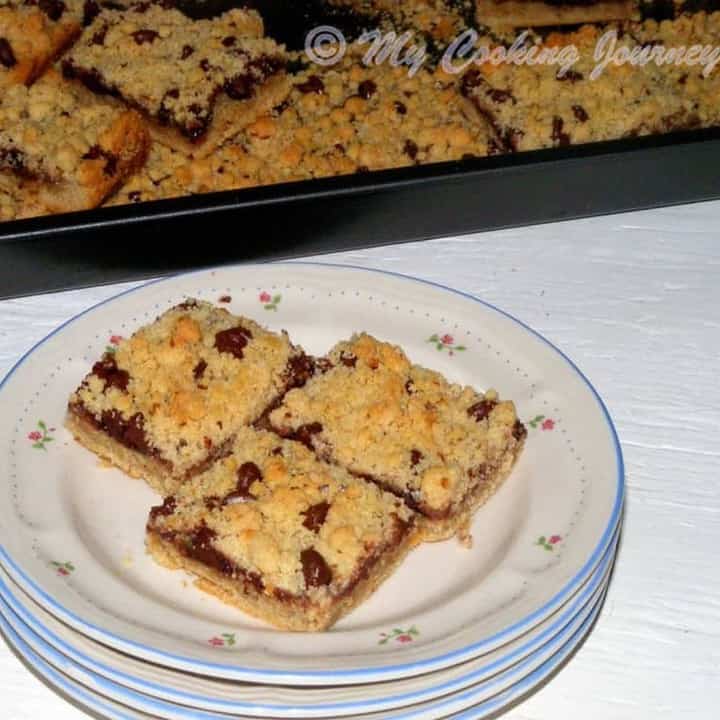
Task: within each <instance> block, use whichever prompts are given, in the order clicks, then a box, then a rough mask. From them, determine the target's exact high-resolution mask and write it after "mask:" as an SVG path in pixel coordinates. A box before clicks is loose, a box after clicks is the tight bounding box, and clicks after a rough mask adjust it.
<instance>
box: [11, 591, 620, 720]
mask: <svg viewBox="0 0 720 720" xmlns="http://www.w3.org/2000/svg"><path fill="white" fill-rule="evenodd" d="M605 590H606V585H605V584H604V583H603V584H602V586H601V587H600V588H599V589H598V592H597V593H596V595H597V597H595V599H594V601H593V602H591V603H589V604H588V606H587V607H585V608H584V609H583V610H582V611H581V612H580V613H578V615H577V616H576V617H575V618H574V619H573V620H572V621H571V622H570V623H569V624H568V625H567V626H566V627H565V628H564V629H563V630H562V631H561V632H560V633H558V635H557V636H556V637H555V638H553V639H552V640H551V641H550V642H549V643H547V644H546V645H545V646H544V647H543V648H541V649H540V650H538V651H537V652H536V653H533V654H532V655H531V656H529V657H527V658H525V659H524V660H523V661H521V662H519V663H517V664H516V665H515V666H513V667H512V668H510V669H508V670H505V671H503V672H500V673H498V674H496V675H495V676H494V677H493V678H492V679H490V680H488V681H487V682H486V683H480V684H479V685H474V686H472V687H470V688H466V689H464V690H463V691H461V692H456V693H449V694H446V695H445V696H443V697H442V698H439V699H436V700H432V701H430V702H425V703H413V704H412V706H409V707H402V708H399V709H397V710H389V711H388V710H383V711H381V712H377V711H375V712H372V711H370V712H368V713H366V714H363V715H362V718H363V720H401V719H402V720H436V719H437V718H447V717H448V715H449V714H451V713H461V712H462V711H464V710H466V709H467V708H470V707H472V708H473V709H472V710H471V711H470V712H472V715H470V717H473V718H478V717H483V716H485V715H486V714H487V712H488V710H489V709H491V708H492V709H495V710H497V709H498V708H499V707H502V701H505V702H508V700H509V699H514V697H517V694H516V692H517V691H516V688H518V687H525V688H527V689H528V690H530V689H533V687H534V682H533V678H535V677H537V676H542V677H545V676H546V674H549V673H548V668H554V667H557V665H559V664H560V663H561V662H562V660H564V659H565V657H567V655H568V654H569V653H570V652H571V651H572V650H573V649H574V648H575V647H576V646H577V645H578V644H579V642H581V641H582V639H583V638H584V637H585V635H587V633H588V632H589V630H590V628H591V626H592V622H593V620H594V619H595V617H597V614H598V612H599V611H600V608H601V606H602V602H603V599H604V596H605ZM0 628H1V629H3V630H5V632H6V634H7V636H8V639H9V641H10V642H11V643H13V644H14V645H15V647H16V648H17V649H18V650H19V651H20V652H21V653H22V654H23V655H24V656H25V657H26V658H28V660H30V661H31V662H32V663H33V665H34V667H35V668H37V669H39V670H41V671H42V668H43V666H44V667H46V668H48V669H49V670H51V671H53V672H57V671H60V672H61V673H62V676H61V677H64V678H66V679H67V681H68V682H71V683H72V682H76V683H77V684H78V685H80V686H84V687H85V688H86V689H87V690H89V691H90V693H97V694H99V695H101V696H103V697H105V698H108V699H111V700H113V701H116V702H120V703H122V704H123V705H124V706H126V707H129V708H133V709H135V710H138V711H142V712H146V713H149V714H150V716H151V717H160V718H166V719H167V720H222V719H223V718H236V719H237V720H252V718H253V717H254V716H251V715H241V714H235V713H231V714H224V715H217V714H213V713H207V712H205V711H203V710H197V709H195V708H188V707H186V706H184V705H178V704H173V703H169V702H166V701H164V700H160V699H156V698H152V697H149V696H147V695H145V694H143V693H140V692H137V691H134V690H129V689H127V688H125V687H123V686H121V685H118V684H117V683H114V682H112V681H109V680H106V679H105V678H103V677H101V676H99V675H97V674H96V673H94V672H92V671H87V670H85V669H83V668H79V667H78V666H77V665H76V664H75V663H74V662H73V661H71V660H69V659H68V658H66V657H65V656H63V655H61V654H60V653H58V652H56V651H55V650H54V649H53V648H52V647H51V646H50V645H48V644H47V643H45V642H44V641H43V639H42V638H41V637H40V636H39V635H37V634H35V633H33V632H32V631H31V630H29V629H28V628H27V626H25V625H23V624H22V623H21V622H18V621H17V619H16V618H15V617H14V616H13V614H12V612H11V611H9V610H8V608H7V606H6V605H5V603H4V602H3V601H2V600H1V599H0ZM33 661H34V662H33ZM56 684H57V685H58V686H59V687H62V685H60V683H56ZM528 686H529V687H528ZM63 689H64V688H63ZM305 689H306V690H308V689H309V688H305ZM514 691H515V692H514ZM498 698H500V699H501V703H500V704H498ZM299 712H302V711H301V710H299V709H296V714H295V717H301V716H300V715H299V714H298V713H299ZM454 717H457V715H455V716H454Z"/></svg>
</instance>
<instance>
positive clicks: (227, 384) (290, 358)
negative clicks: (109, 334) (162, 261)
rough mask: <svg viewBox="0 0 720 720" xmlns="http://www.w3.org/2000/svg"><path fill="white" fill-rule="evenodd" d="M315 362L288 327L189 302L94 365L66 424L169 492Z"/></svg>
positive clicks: (126, 467) (222, 451)
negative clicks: (266, 325)
mask: <svg viewBox="0 0 720 720" xmlns="http://www.w3.org/2000/svg"><path fill="white" fill-rule="evenodd" d="M311 368H312V360H311V359H310V358H309V357H307V356H306V355H305V354H304V353H303V351H302V350H301V349H300V348H297V347H295V346H293V345H292V344H291V343H290V341H289V339H288V337H287V334H286V333H284V332H283V333H281V334H278V333H273V332H269V331H267V330H265V329H263V328H262V327H260V326H259V325H258V324H257V323H255V322H253V321H252V320H249V319H247V318H243V317H238V316H235V315H232V314H230V313H229V312H228V311H227V310H225V309H221V308H216V307H214V306H213V305H211V304H209V303H205V302H200V301H196V300H188V301H186V302H185V303H183V304H182V305H178V306H177V307H174V308H172V309H170V310H168V311H167V312H165V313H164V314H163V315H161V316H160V317H159V318H158V319H157V320H156V321H155V322H153V323H152V324H150V325H147V326H145V327H143V328H141V329H140V330H138V331H137V332H136V333H135V334H134V335H133V336H132V337H131V338H129V339H127V340H121V341H120V342H119V345H118V346H117V350H116V351H115V352H114V353H106V354H105V355H104V356H103V357H102V359H101V360H100V361H98V362H97V363H95V365H94V367H93V369H92V372H91V373H90V374H89V375H87V377H86V378H85V380H84V381H83V382H82V384H81V385H80V387H79V388H78V389H77V390H76V391H75V392H74V393H73V395H72V396H71V397H70V402H69V413H68V418H67V426H68V428H69V429H70V431H71V432H72V433H73V434H74V435H75V438H76V439H77V440H78V441H79V442H80V443H81V444H82V445H84V446H85V447H87V448H88V449H89V450H91V451H93V452H94V453H96V454H97V455H99V456H101V457H103V458H106V459H107V460H109V461H110V462H111V463H112V464H113V465H116V466H117V467H119V468H121V469H122V470H124V471H125V472H127V473H128V474H130V475H132V476H134V477H143V478H145V480H146V481H147V482H148V483H149V484H150V485H151V486H152V487H153V488H154V489H155V490H157V491H158V492H160V493H162V494H164V495H166V494H168V493H172V492H174V491H175V490H176V489H177V487H178V485H179V484H180V483H182V482H183V481H185V480H188V479H190V478H192V477H193V476H195V475H197V474H198V473H201V472H202V471H203V470H205V469H206V468H207V467H208V465H210V464H212V462H214V461H215V460H216V459H217V458H219V457H222V456H223V455H225V454H227V453H228V452H229V450H230V447H231V445H232V442H233V440H234V438H235V435H236V434H237V432H238V430H239V429H240V428H241V427H243V426H245V425H249V424H250V423H252V422H253V421H254V420H255V419H256V418H257V417H258V416H260V415H261V414H262V413H263V412H264V411H265V409H266V408H267V407H268V406H270V405H271V404H272V403H274V402H276V401H277V400H278V398H279V397H280V396H281V395H282V394H283V393H284V392H285V391H286V390H287V389H288V388H289V387H293V386H295V385H297V384H300V383H302V382H304V381H305V380H306V379H307V377H308V376H309V374H310V372H311Z"/></svg>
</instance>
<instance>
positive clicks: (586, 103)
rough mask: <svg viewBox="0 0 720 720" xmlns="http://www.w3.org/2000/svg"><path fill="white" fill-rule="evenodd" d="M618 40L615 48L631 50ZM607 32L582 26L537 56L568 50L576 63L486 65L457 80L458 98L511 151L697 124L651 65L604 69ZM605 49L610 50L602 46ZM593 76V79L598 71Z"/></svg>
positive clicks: (548, 42)
mask: <svg viewBox="0 0 720 720" xmlns="http://www.w3.org/2000/svg"><path fill="white" fill-rule="evenodd" d="M614 29H615V30H616V32H617V41H616V43H617V44H616V45H612V47H624V48H628V49H629V48H631V47H633V46H635V45H636V42H635V41H634V40H633V38H632V37H630V36H629V35H627V34H624V33H622V32H620V31H619V28H617V27H615V28H614ZM609 30H613V27H603V28H599V27H595V26H591V25H585V26H583V27H582V28H581V29H580V30H578V31H577V32H575V33H571V34H561V33H553V34H550V35H549V36H548V37H547V38H546V39H545V40H544V42H543V43H542V45H540V46H538V49H542V50H546V51H552V50H553V49H557V50H558V51H559V49H560V48H561V47H570V46H574V47H575V48H576V49H577V53H578V54H577V58H578V59H577V62H575V63H574V64H573V65H572V66H571V67H570V68H569V69H568V70H567V72H564V73H563V72H562V70H561V68H560V65H559V63H550V62H546V63H543V64H534V65H529V64H519V65H516V64H514V63H512V62H505V63H501V64H493V63H491V62H486V63H485V64H483V65H482V66H481V67H480V69H479V70H478V69H471V70H469V71H468V72H467V73H466V74H465V76H464V77H463V92H464V94H465V95H466V96H467V97H468V98H469V100H470V101H471V102H472V103H474V105H475V107H476V108H477V109H478V110H479V111H480V113H481V114H483V115H484V116H486V117H487V118H488V119H489V120H490V121H491V122H492V124H493V125H494V127H495V129H496V131H497V132H498V135H499V136H500V138H501V140H502V141H503V142H504V143H505V144H506V146H507V148H508V149H510V150H533V149H537V148H545V147H563V146H567V145H571V144H572V145H575V144H580V143H586V142H594V141H599V140H608V139H613V138H621V137H627V136H636V135H647V134H651V133H658V132H667V131H669V130H673V129H682V128H685V127H688V126H692V125H695V124H697V115H696V113H695V112H694V110H693V108H692V106H691V104H690V103H687V102H686V101H685V99H684V98H683V97H682V96H681V95H680V94H679V93H678V92H677V91H676V88H674V87H673V85H672V83H670V82H668V78H667V73H666V72H665V71H664V70H663V69H662V68H660V67H658V66H657V65H655V64H653V63H650V64H646V65H632V64H630V63H625V64H616V63H614V62H610V63H609V64H607V65H606V64H605V63H604V62H603V61H602V57H604V56H601V57H600V58H598V59H596V56H595V52H596V48H597V47H598V43H599V42H601V38H602V37H603V35H604V34H605V33H606V32H608V31H609ZM601 47H605V48H609V47H610V46H609V45H601ZM598 69H599V71H598Z"/></svg>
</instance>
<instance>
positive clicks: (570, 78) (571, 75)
mask: <svg viewBox="0 0 720 720" xmlns="http://www.w3.org/2000/svg"><path fill="white" fill-rule="evenodd" d="M556 79H557V80H560V81H561V82H563V81H567V82H571V83H576V82H580V80H582V79H583V74H582V73H579V72H577V71H575V70H568V71H567V72H565V73H563V74H562V75H557V76H556Z"/></svg>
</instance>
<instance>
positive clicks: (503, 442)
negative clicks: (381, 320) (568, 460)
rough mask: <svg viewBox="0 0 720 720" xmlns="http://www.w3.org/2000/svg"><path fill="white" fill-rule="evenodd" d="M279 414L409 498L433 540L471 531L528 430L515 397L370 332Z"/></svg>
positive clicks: (325, 450) (273, 416)
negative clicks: (436, 367)
mask: <svg viewBox="0 0 720 720" xmlns="http://www.w3.org/2000/svg"><path fill="white" fill-rule="evenodd" d="M317 367H318V370H317V372H316V374H315V376H314V377H313V378H312V379H311V380H310V381H309V382H308V383H307V384H306V385H305V387H304V388H302V389H297V390H292V391H290V392H289V393H288V394H287V395H286V396H285V398H284V400H283V402H282V403H281V404H280V406H279V407H278V408H276V409H275V410H274V411H272V412H271V413H270V415H269V418H268V419H269V425H270V426H271V427H272V428H273V429H274V430H275V431H276V432H278V433H279V434H280V435H282V436H285V437H287V438H292V439H295V440H298V441H300V442H303V443H305V444H307V445H308V446H309V447H311V448H312V449H313V450H314V451H315V452H316V453H317V454H318V456H319V457H321V458H323V459H324V460H327V461H331V462H334V463H337V464H338V465H340V466H342V467H344V468H345V469H347V470H348V471H350V472H352V473H354V474H355V475H357V476H360V477H364V478H366V479H368V480H371V481H373V482H376V483H377V484H378V485H379V486H380V487H382V488H384V489H386V490H388V491H389V492H392V493H395V494H396V495H397V496H398V497H401V498H403V499H404V501H405V502H406V503H407V505H408V506H409V507H410V508H412V509H413V510H416V511H417V512H419V513H420V514H421V515H423V516H424V519H423V523H422V525H423V526H424V533H425V536H426V539H429V540H440V539H444V538H446V537H451V536H452V535H454V534H455V533H459V534H460V535H463V534H464V533H465V531H466V528H467V525H468V524H469V521H470V519H471V516H472V513H473V512H474V511H475V509H476V508H477V507H479V506H480V505H481V504H482V503H483V502H485V501H486V500H487V499H488V498H489V497H490V496H491V495H492V494H493V492H494V491H495V490H496V489H497V488H498V487H499V485H500V484H501V483H502V482H503V480H504V479H505V478H506V476H507V475H508V474H509V472H510V470H511V468H512V466H513V464H514V462H515V460H516V458H517V457H518V455H519V453H520V451H521V449H522V446H523V441H524V439H525V436H526V434H527V433H526V430H525V427H524V426H523V425H522V423H521V422H520V421H519V420H518V418H517V415H516V413H515V406H514V405H513V403H512V402H500V401H499V400H498V398H497V394H496V393H495V392H493V391H488V392H487V393H485V395H481V394H479V393H477V392H476V391H475V390H473V389H472V388H470V387H462V386H460V385H452V384H450V383H449V382H447V381H446V380H445V379H444V378H443V377H442V376H441V375H440V374H439V373H437V372H434V371H432V370H427V369H425V368H422V367H419V366H417V365H412V364H411V363H410V361H409V360H408V359H407V357H406V356H405V354H404V353H403V352H402V350H401V349H400V348H398V347H396V346H394V345H390V344H388V343H383V342H379V341H378V340H376V339H375V338H373V337H371V336H369V335H367V334H361V335H356V336H354V337H353V338H352V339H351V340H350V341H349V342H341V343H339V344H338V345H336V346H335V347H334V348H333V349H332V350H331V351H330V353H329V355H328V357H327V358H325V359H322V360H318V362H317Z"/></svg>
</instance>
